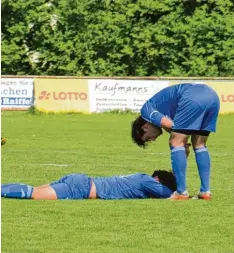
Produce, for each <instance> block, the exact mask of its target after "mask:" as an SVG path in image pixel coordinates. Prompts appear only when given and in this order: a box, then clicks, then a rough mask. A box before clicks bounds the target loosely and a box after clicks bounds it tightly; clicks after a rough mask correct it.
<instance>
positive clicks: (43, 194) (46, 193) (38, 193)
mask: <svg viewBox="0 0 234 253" xmlns="http://www.w3.org/2000/svg"><path fill="white" fill-rule="evenodd" d="M31 199H34V200H56V199H57V194H56V192H55V190H54V189H53V188H52V187H51V186H50V185H41V186H38V187H34V188H33V192H32V196H31Z"/></svg>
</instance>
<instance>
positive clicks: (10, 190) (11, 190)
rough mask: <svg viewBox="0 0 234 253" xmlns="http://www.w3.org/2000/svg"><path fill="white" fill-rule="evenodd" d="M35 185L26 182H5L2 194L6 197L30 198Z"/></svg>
mask: <svg viewBox="0 0 234 253" xmlns="http://www.w3.org/2000/svg"><path fill="white" fill-rule="evenodd" d="M32 191H33V187H32V186H30V185H26V184H4V185H2V187H1V196H2V197H4V198H15V199H30V198H31V196H32Z"/></svg>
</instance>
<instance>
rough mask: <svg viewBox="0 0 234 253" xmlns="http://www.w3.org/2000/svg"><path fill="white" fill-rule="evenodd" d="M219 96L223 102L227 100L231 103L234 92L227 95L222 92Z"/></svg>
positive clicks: (233, 100)
mask: <svg viewBox="0 0 234 253" xmlns="http://www.w3.org/2000/svg"><path fill="white" fill-rule="evenodd" d="M221 98H222V102H224V103H227V102H231V103H233V102H234V94H229V95H224V94H222V95H221Z"/></svg>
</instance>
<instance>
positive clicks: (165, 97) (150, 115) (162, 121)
mask: <svg viewBox="0 0 234 253" xmlns="http://www.w3.org/2000/svg"><path fill="white" fill-rule="evenodd" d="M219 107H220V102H219V97H218V95H217V94H216V92H215V91H214V90H213V89H212V88H210V87H209V86H207V85H204V84H178V85H174V86H170V87H167V88H164V89H162V90H161V91H159V92H158V93H156V94H155V95H154V96H153V97H152V98H150V99H149V100H148V101H146V103H145V104H144V105H143V107H142V109H141V115H140V116H139V117H138V118H137V119H136V120H135V121H134V122H133V123H132V139H133V142H135V143H136V144H137V145H138V146H141V147H145V146H146V142H148V141H154V140H156V139H157V137H159V136H160V135H161V134H162V129H164V130H166V131H167V132H169V133H170V139H169V144H170V149H171V161H172V170H173V173H174V175H175V177H176V184H177V190H176V191H175V192H174V193H173V195H172V196H171V199H175V200H177V199H182V200H185V199H188V198H189V194H188V192H187V189H186V168H187V160H186V154H185V145H186V144H187V141H188V139H189V137H190V136H191V142H192V145H193V149H194V152H195V156H196V163H197V167H198V172H199V176H200V180H201V187H200V192H199V194H198V196H197V197H198V198H200V199H205V200H209V199H211V193H210V156H209V152H208V150H207V147H206V142H207V139H208V136H209V134H210V132H215V131H216V122H217V117H218V113H219Z"/></svg>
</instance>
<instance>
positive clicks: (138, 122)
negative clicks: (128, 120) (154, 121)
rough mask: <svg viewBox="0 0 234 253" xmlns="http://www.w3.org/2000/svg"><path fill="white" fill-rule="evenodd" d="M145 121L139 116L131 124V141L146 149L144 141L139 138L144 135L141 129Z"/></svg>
mask: <svg viewBox="0 0 234 253" xmlns="http://www.w3.org/2000/svg"><path fill="white" fill-rule="evenodd" d="M146 122H147V121H146V120H144V119H143V118H142V117H141V116H139V117H138V118H136V119H135V120H134V121H133V122H132V141H133V142H134V143H136V144H137V145H138V146H139V147H143V148H145V147H146V143H145V141H143V140H142V139H141V138H142V136H143V135H144V130H143V129H142V127H143V126H144V125H145V123H146Z"/></svg>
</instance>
